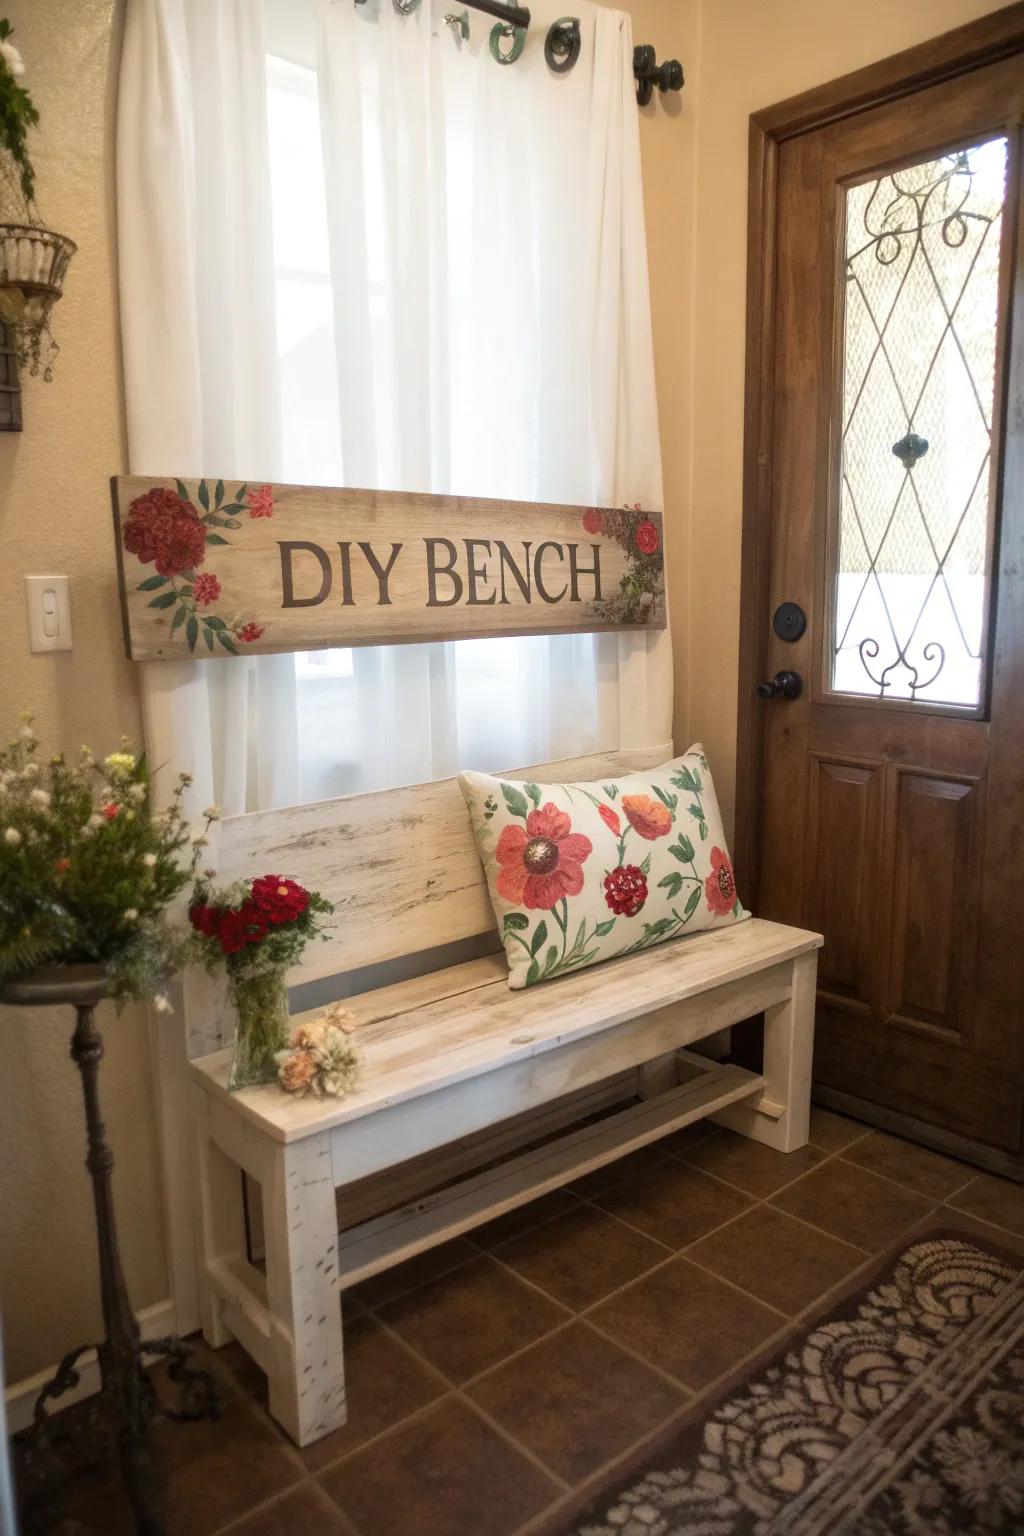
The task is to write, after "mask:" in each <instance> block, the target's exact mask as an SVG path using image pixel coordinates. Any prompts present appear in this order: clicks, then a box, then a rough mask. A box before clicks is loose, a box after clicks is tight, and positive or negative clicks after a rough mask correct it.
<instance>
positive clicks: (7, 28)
mask: <svg viewBox="0 0 1024 1536" xmlns="http://www.w3.org/2000/svg"><path fill="white" fill-rule="evenodd" d="M13 30H14V28H13V27H12V26H11V24H10V22H9V21H8V20H7V18H6V16H5V17H4V18H3V20H0V43H6V42H8V40H9V38H10V36H11V33H12V32H13ZM12 46H13V45H12ZM38 121H39V113H38V111H37V110H36V108H35V107H34V106H33V104H32V98H31V96H30V95H29V93H28V91H26V89H25V87H24V86H23V85H19V84H18V80H17V77H16V76H15V74H14V73H13V72H12V69H11V65H10V63H9V61H8V60H7V58H5V57H4V56H3V54H2V53H0V147H2V148H4V149H5V150H6V151H7V153H8V154H9V155H10V157H11V159H12V160H13V161H14V164H15V167H16V168H17V172H18V185H19V186H20V187H21V191H22V195H23V197H24V199H25V201H26V203H31V202H32V201H33V200H34V198H35V195H36V179H35V172H34V171H33V169H32V161H31V160H30V159H29V154H28V130H29V129H30V128H34V127H35V125H36V123H38Z"/></svg>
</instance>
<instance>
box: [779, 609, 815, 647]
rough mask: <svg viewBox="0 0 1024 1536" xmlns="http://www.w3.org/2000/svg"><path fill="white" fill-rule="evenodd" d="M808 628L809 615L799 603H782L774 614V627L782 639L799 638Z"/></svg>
mask: <svg viewBox="0 0 1024 1536" xmlns="http://www.w3.org/2000/svg"><path fill="white" fill-rule="evenodd" d="M806 628H807V615H806V613H804V611H803V609H802V608H801V607H800V604H799V603H780V604H779V606H778V607H777V608H776V610H775V612H774V614H773V615H772V629H774V631H775V633H776V634H777V635H778V637H779V639H780V640H789V641H790V642H792V641H794V640H799V639H800V636H801V635H802V634H803V632H804V630H805V629H806Z"/></svg>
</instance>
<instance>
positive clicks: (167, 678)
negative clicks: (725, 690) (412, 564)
mask: <svg viewBox="0 0 1024 1536" xmlns="http://www.w3.org/2000/svg"><path fill="white" fill-rule="evenodd" d="M447 8H448V7H447V5H446V4H444V0H439V3H437V4H435V5H434V6H433V7H432V5H431V0H423V3H422V5H421V6H420V8H419V9H418V10H417V11H416V12H414V13H413V14H411V15H402V14H399V13H398V12H396V11H395V9H394V7H393V5H392V4H391V0H367V3H366V4H363V5H358V6H356V5H354V4H352V3H351V0H337V3H332V0H287V3H286V0H217V3H216V4H213V5H211V4H209V3H208V0H129V5H128V15H127V28H126V39H125V51H124V60H123V66H122V80H121V96H120V103H119V136H118V195H119V241H120V257H121V292H122V324H123V333H124V353H125V375H126V392H127V397H128V426H129V449H130V458H131V467H132V469H133V471H135V472H137V473H147V474H201V473H205V474H223V475H225V476H239V477H244V478H247V479H256V478H266V479H277V480H283V481H297V482H299V481H306V482H313V483H317V482H319V483H327V484H345V485H356V486H358V485H363V486H367V487H389V488H397V489H420V490H431V491H453V492H455V493H460V492H463V493H474V494H478V495H490V496H499V497H501V496H506V497H514V498H518V499H523V500H533V499H536V500H551V501H566V502H579V503H595V504H602V503H603V504H611V505H616V504H618V503H620V502H624V501H629V502H631V503H632V502H642V503H643V504H644V505H645V506H650V507H653V508H660V507H661V505H662V500H661V473H660V454H659V444H658V435H657V418H656V410H655V397H654V380H653V362H652V350H651V333H650V314H649V301H648V285H647V263H646V248H645V237H644V223H643V207H642V198H641V184H640V156H639V140H638V128H637V117H636V106H635V102H634V99H633V87H632V78H631V59H632V39H631V36H630V26H629V20H628V18H627V17H626V16H624V15H622V14H620V13H618V12H615V11H611V10H607V9H605V8H603V7H600V6H592V5H585V6H583V7H582V8H581V22H582V33H583V47H582V51H581V57H580V60H579V62H578V64H577V66H576V68H575V69H574V70H573V71H572V72H571V73H570V74H568V75H565V76H554V75H552V74H551V73H550V71H549V70H548V69H547V66H546V65H545V63H544V59H543V50H542V43H543V37H544V33H545V31H546V28H547V25H548V23H549V21H550V20H552V19H554V17H555V16H556V15H558V14H560V13H559V11H558V9H557V7H556V6H554V5H553V4H551V3H549V0H542V3H540V4H538V5H534V6H533V12H534V18H535V20H534V25H533V27H532V28H531V32H530V39H529V42H528V45H527V48H526V51H525V52H524V54H523V57H522V58H521V59H520V60H519V61H518V63H516V64H515V65H513V66H511V67H508V68H502V67H500V66H498V65H497V64H495V63H494V61H493V60H492V59H491V58H490V55H489V52H488V48H487V32H488V30H489V23H486V19H485V18H483V17H482V16H479V15H476V14H473V15H472V17H471V27H472V37H471V40H470V42H469V43H468V44H464V43H463V44H460V43H457V42H456V39H455V37H454V35H453V34H452V32H451V31H450V29H449V28H448V27H447V26H446V25H445V23H444V20H443V14H444V11H445V10H446V9H447ZM147 673H148V675H147V682H146V687H145V690H144V691H145V695H146V700H147V724H148V729H149V732H150V734H151V735H152V734H154V733H155V734H156V736H157V738H158V740H161V741H168V742H170V741H173V742H174V743H175V748H176V752H177V753H178V754H180V755H181V756H184V755H185V751H186V748H187V752H188V753H189V754H190V757H189V760H190V761H191V763H192V765H193V766H194V767H198V769H199V774H200V780H201V781H206V783H208V784H209V787H210V796H211V797H212V798H216V799H218V800H219V801H220V802H221V804H222V805H223V806H224V808H225V809H226V810H228V811H241V810H252V809H257V808H261V807H263V806H268V805H279V804H287V803H290V802H294V801H296V800H298V799H305V800H313V799H320V798H324V797H325V796H327V795H330V794H339V793H347V792H351V791H352V790H356V789H365V788H372V787H377V786H383V785H387V784H396V783H408V782H411V781H414V780H417V779H425V778H431V777H437V776H439V775H443V774H446V773H450V772H454V771H455V770H456V769H457V768H458V767H460V766H474V767H482V768H497V767H501V766H508V765H510V764H513V763H516V762H530V761H543V760H544V759H546V758H553V757H558V756H562V755H568V754H571V753H577V752H586V751H590V750H596V749H597V748H601V747H614V746H617V745H620V744H623V745H639V744H651V743H662V742H667V741H668V739H669V736H670V707H671V705H670V700H671V663H670V647H669V641H668V636H667V634H663V635H658V636H654V637H647V636H645V635H642V634H641V635H629V636H623V637H615V636H611V637H609V636H594V637H592V636H578V637H568V638H558V639H553V640H552V639H532V640H497V641H486V642H472V641H471V642H460V643H458V644H452V645H438V646H400V647H383V648H374V649H370V650H353V651H351V652H349V651H340V652H325V653H316V654H313V655H310V656H299V657H294V658H293V657H272V658H261V659H258V660H256V659H253V658H249V659H247V660H245V661H236V660H234V659H225V660H224V661H220V662H216V661H206V662H201V663H181V664H176V665H170V664H161V665H160V666H155V667H152V668H149V669H147ZM183 740H184V742H185V744H186V748H183V747H182V745H181V743H182V741H183Z"/></svg>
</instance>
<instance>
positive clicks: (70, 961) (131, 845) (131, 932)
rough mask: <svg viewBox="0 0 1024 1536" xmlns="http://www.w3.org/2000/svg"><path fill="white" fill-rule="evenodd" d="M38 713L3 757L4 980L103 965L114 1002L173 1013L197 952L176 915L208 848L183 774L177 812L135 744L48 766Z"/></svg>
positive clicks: (0, 947)
mask: <svg viewBox="0 0 1024 1536" xmlns="http://www.w3.org/2000/svg"><path fill="white" fill-rule="evenodd" d="M38 749H39V743H38V739H37V737H36V734H35V731H34V730H33V728H32V718H31V716H30V715H24V716H23V717H22V722H21V727H20V729H19V731H18V733H17V734H16V735H15V736H14V737H13V738H12V739H11V740H10V742H9V743H8V745H7V746H6V747H5V748H3V749H2V750H0V982H3V981H10V980H14V979H16V978H18V977H21V976H26V975H28V974H30V973H31V972H32V971H34V970H36V969H37V968H38V967H39V966H41V965H81V964H99V965H102V966H103V967H104V969H105V970H106V973H107V979H108V987H109V990H110V994H111V996H112V997H114V998H115V999H116V1000H117V1001H119V1002H121V1001H124V1000H126V999H128V998H137V999H139V1000H142V1001H147V1002H149V1001H152V1002H155V1003H156V1004H157V1006H158V1007H164V1006H166V998H165V996H164V991H165V987H166V985H167V982H168V981H169V979H170V977H171V975H172V974H173V973H174V972H175V971H176V970H177V969H178V968H179V966H180V964H181V961H182V958H183V956H184V954H185V935H184V933H181V932H178V931H177V930H175V929H174V928H172V926H171V924H170V922H169V921H168V918H167V907H168V904H169V903H170V902H171V901H172V900H173V898H174V897H175V896H176V895H177V894H178V892H179V891H181V890H182V889H184V887H185V886H186V885H188V884H189V882H190V881H191V880H192V879H193V878H194V877H195V871H196V866H197V863H198V861H199V858H200V855H201V852H202V842H203V840H204V839H205V835H206V832H207V831H208V830H209V827H210V824H211V822H212V820H213V819H214V815H215V812H214V808H213V807H211V808H210V811H208V812H207V813H206V815H205V818H204V829H203V833H202V834H201V837H200V844H199V845H198V846H197V845H196V843H195V842H194V840H193V835H192V832H191V829H190V827H189V825H188V822H187V821H186V820H185V817H184V813H183V810H182V797H183V795H184V793H185V790H186V789H187V788H188V786H189V785H190V784H191V782H192V780H191V777H190V775H188V774H181V775H180V777H179V779H178V783H177V787H176V789H175V790H174V793H173V795H172V797H171V804H170V806H169V807H168V809H167V810H166V811H163V812H159V813H158V812H155V811H153V810H152V808H151V803H150V802H151V789H150V776H149V769H148V767H147V765H146V759H145V757H144V756H137V755H136V754H135V752H134V751H133V750H132V748H131V743H130V742H128V741H127V740H125V741H123V742H122V743H121V748H120V750H119V751H117V752H112V753H111V754H110V755H109V756H108V757H107V758H105V759H103V760H102V761H100V760H98V759H97V758H96V757H95V756H94V755H93V753H92V751H91V750H90V749H89V748H88V747H83V748H82V751H81V754H80V756H79V759H78V761H77V762H75V763H71V764H69V763H68V762H66V761H65V759H64V757H63V756H60V755H58V756H55V757H51V758H50V759H49V762H48V763H46V764H45V765H42V764H40V761H39V756H38Z"/></svg>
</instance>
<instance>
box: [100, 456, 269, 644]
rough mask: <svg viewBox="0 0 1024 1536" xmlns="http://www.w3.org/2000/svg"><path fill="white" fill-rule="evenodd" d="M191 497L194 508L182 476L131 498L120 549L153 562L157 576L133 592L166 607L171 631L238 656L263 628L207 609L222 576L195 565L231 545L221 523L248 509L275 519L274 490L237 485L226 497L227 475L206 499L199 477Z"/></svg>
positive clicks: (236, 523) (235, 521) (226, 525)
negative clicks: (145, 594)
mask: <svg viewBox="0 0 1024 1536" xmlns="http://www.w3.org/2000/svg"><path fill="white" fill-rule="evenodd" d="M196 501H198V503H199V505H198V507H197V506H196V505H195V504H194V503H193V501H192V498H191V497H190V496H189V493H188V490H187V488H186V486H185V484H184V482H183V481H181V480H177V481H175V489H174V490H173V491H171V490H168V489H167V487H166V486H159V485H158V486H154V487H153V488H152V490H149V491H146V493H145V494H144V495H142V496H136V498H135V500H134V501H133V502H132V503H131V505H130V506H129V508H128V516H127V517H126V518H125V523H124V547H125V549H126V550H127V551H128V553H129V554H130V555H134V556H135V558H136V559H137V560H138V561H139V562H140V563H141V564H142V565H152V566H153V567H154V569H155V572H156V574H155V575H153V576H147V577H146V579H145V580H144V581H140V582H139V584H138V587H137V590H138V591H139V592H152V593H154V594H155V595H154V596H153V597H152V598H151V599H150V602H149V606H150V608H156V609H158V610H162V609H166V610H167V618H168V619H169V621H170V633H171V634H172V635H175V634H177V633H178V632H179V631H181V633H182V635H183V638H184V641H185V644H186V645H187V646H188V649H189V650H190V651H194V650H195V648H196V644H197V642H198V640H199V638H200V636H202V639H203V642H204V644H205V646H206V649H207V650H208V651H213V650H214V648H215V646H218V645H219V646H220V647H221V648H222V649H223V650H225V651H227V652H228V653H229V654H230V655H232V656H237V655H238V654H239V649H238V648H239V645H243V646H245V645H251V644H254V643H255V642H256V641H257V640H260V639H262V637H263V635H264V634H265V632H266V627H265V625H261V624H256V623H254V622H253V621H252V620H246V619H244V618H243V617H242V616H241V615H235V616H234V617H232V618H225V617H224V616H223V615H221V614H218V613H213V612H210V611H209V610H210V609H211V607H212V605H213V604H214V603H216V602H218V601H219V599H220V596H221V583H220V578H219V577H218V575H217V574H216V572H215V571H211V570H200V569H199V567H200V566H203V565H205V563H206V559H207V556H208V554H209V552H210V550H211V549H213V550H215V549H216V548H217V546H218V545H220V546H225V545H227V544H228V543H229V540H228V539H226V538H225V537H224V535H223V533H221V532H220V530H221V529H222V528H223V529H225V530H227V531H229V532H230V531H231V530H233V529H236V528H241V526H242V523H241V518H242V516H243V514H245V513H248V515H249V517H251V518H264V517H273V515H274V497H273V493H272V491H271V488H270V486H269V485H257V486H252V487H251V488H250V487H249V486H248V485H240V486H239V488H238V489H237V490H236V491H235V492H234V494H233V495H232V496H231V497H230V498H229V497H228V495H227V491H226V489H225V485H224V481H223V480H218V481H217V483H216V485H215V486H214V488H213V494H212V498H211V493H210V487H209V485H208V484H207V482H206V481H205V480H200V481H199V484H198V487H197V490H196ZM214 558H216V557H215V556H214Z"/></svg>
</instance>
